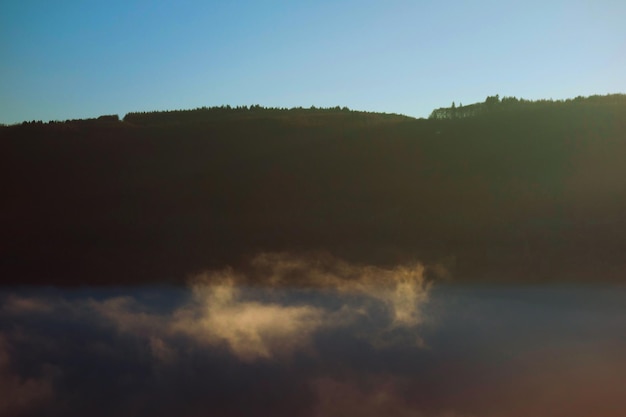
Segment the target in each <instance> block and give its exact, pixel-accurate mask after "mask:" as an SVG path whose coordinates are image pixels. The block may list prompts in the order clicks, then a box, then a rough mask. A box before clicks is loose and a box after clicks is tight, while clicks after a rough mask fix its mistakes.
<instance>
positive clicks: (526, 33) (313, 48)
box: [0, 0, 626, 124]
mask: <svg viewBox="0 0 626 417" xmlns="http://www.w3.org/2000/svg"><path fill="white" fill-rule="evenodd" d="M625 18H626V2H624V1H622V0H563V1H561V0H554V1H552V0H550V1H545V0H540V1H537V0H530V1H523V2H522V1H491V0H474V1H452V2H451V1H448V2H441V1H434V0H433V1H431V0H425V1H406V0H387V1H384V2H382V1H369V0H345V1H342V0H333V1H326V0H315V1H310V0H306V1H298V2H293V1H286V0H285V1H273V0H271V1H262V2H261V1H250V0H247V1H237V0H235V1H228V2H225V1H224V2H222V1H220V2H216V1H206V0H205V1H200V0H178V1H170V2H167V1H147V0H124V1H121V0H111V1H108V2H86V1H78V0H65V1H63V2H50V1H48V0H20V1H16V0H8V1H4V2H2V3H1V4H0V56H1V57H2V59H0V123H4V124H11V123H18V122H21V121H24V120H43V121H48V120H66V119H74V118H88V117H97V116H99V115H102V114H119V115H120V116H123V115H124V114H126V113H127V112H130V111H150V110H172V109H190V108H196V107H202V106H216V105H217V106H219V105H226V104H229V105H233V106H234V105H252V104H260V105H263V106H271V107H296V106H303V107H309V106H312V105H314V106H317V107H328V106H337V105H339V106H348V107H350V108H351V109H356V110H366V111H378V112H387V113H401V114H406V115H409V116H415V117H428V115H429V114H430V112H431V111H432V110H433V109H434V108H438V107H443V106H449V105H451V103H452V102H453V101H454V102H456V104H457V105H458V104H459V103H464V104H470V103H474V102H479V101H484V99H485V97H487V96H488V95H495V94H499V95H500V96H516V97H522V98H526V99H540V98H553V99H561V98H570V97H576V96H579V95H582V96H587V95H592V94H608V93H623V92H626V75H625V74H626V25H624V19H625Z"/></svg>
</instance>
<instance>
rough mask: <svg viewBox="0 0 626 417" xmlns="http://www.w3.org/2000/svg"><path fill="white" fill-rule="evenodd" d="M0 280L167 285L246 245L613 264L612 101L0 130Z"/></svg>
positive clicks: (501, 102)
mask: <svg viewBox="0 0 626 417" xmlns="http://www.w3.org/2000/svg"><path fill="white" fill-rule="evenodd" d="M0 135H1V137H0V159H1V160H0V166H1V167H2V168H0V169H2V176H1V179H0V182H1V189H2V190H3V196H4V198H3V204H2V206H1V207H0V215H1V216H2V219H3V228H2V232H0V250H1V252H0V253H1V258H0V277H2V282H3V283H5V284H15V283H37V284H42V283H45V284H71V285H73V284H124V283H143V282H181V281H184V279H185V278H186V277H187V276H188V275H189V274H190V273H193V272H197V271H199V270H202V269H206V268H217V267H222V266H224V265H226V264H230V265H232V264H236V263H238V262H241V261H242V260H245V259H246V258H248V257H249V256H252V255H254V254H256V253H258V252H264V251H282V250H289V251H302V252H309V251H327V252H331V253H333V254H335V255H337V256H341V257H343V258H346V259H348V260H351V261H354V262H363V263H368V264H379V265H390V264H394V263H397V262H399V261H407V260H422V261H425V262H433V263H442V264H444V265H446V266H447V267H448V268H449V269H450V270H451V271H452V277H453V279H454V280H458V281H479V280H480V281H482V280H495V281H524V282H527V281H546V280H550V281H552V280H556V281H607V280H611V281H615V280H620V279H623V278H622V277H623V276H624V272H625V271H626V257H624V256H623V254H624V253H625V249H626V220H624V215H623V213H624V212H626V166H625V164H624V163H623V159H624V155H626V96H623V95H612V96H603V97H602V96H594V97H590V98H577V99H574V100H569V101H561V102H554V101H541V102H528V101H524V100H518V99H500V98H499V97H498V96H495V97H489V98H488V99H487V100H486V101H485V103H478V104H475V105H470V106H462V107H461V106H459V107H456V106H455V107H454V108H452V107H451V108H449V109H437V110H435V111H434V112H433V115H432V116H431V118H430V119H428V120H424V119H421V120H415V119H411V118H408V117H404V116H398V115H384V114H374V113H363V112H354V111H350V110H347V109H340V108H333V109H313V108H312V109H290V110H286V109H266V108H262V107H259V106H252V107H244V108H230V107H219V108H203V109H196V110H190V111H174V112H153V113H129V114H128V115H126V116H125V117H124V118H123V120H119V119H118V118H117V116H104V117H102V118H99V119H91V120H76V121H68V122H57V123H49V124H44V123H38V122H31V123H24V124H22V125H16V126H10V127H2V128H0Z"/></svg>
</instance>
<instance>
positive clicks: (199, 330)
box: [91, 253, 431, 361]
mask: <svg viewBox="0 0 626 417" xmlns="http://www.w3.org/2000/svg"><path fill="white" fill-rule="evenodd" d="M243 269H244V271H235V270H233V269H231V268H226V269H223V270H219V271H212V272H204V273H202V274H199V275H197V276H195V277H193V278H192V279H191V280H190V286H191V289H192V297H191V299H190V300H189V301H188V302H187V303H185V304H183V305H181V306H179V307H178V308H176V309H175V310H174V311H172V312H171V314H167V315H159V314H155V313H150V312H148V311H146V309H145V308H144V307H143V306H141V305H140V303H138V302H137V301H136V300H134V299H132V298H131V297H118V298H112V299H108V300H104V301H100V302H95V301H92V302H91V307H92V308H93V309H94V310H95V311H97V312H98V313H99V314H100V315H101V316H102V317H104V318H106V319H108V320H110V321H111V322H112V323H114V324H115V326H116V327H117V328H118V330H119V331H121V332H127V333H132V334H135V335H138V336H142V337H146V338H149V339H150V340H152V342H151V343H153V344H154V343H156V345H155V346H158V348H155V352H157V356H163V355H162V352H164V351H168V349H169V348H168V347H167V344H166V343H165V342H164V341H165V340H167V339H168V338H172V337H176V336H185V337H188V338H190V339H191V340H193V341H194V342H195V343H197V344H199V345H202V346H227V347H228V349H229V350H230V351H231V352H232V353H233V354H234V355H236V356H237V357H238V358H240V359H241V360H244V361H254V360H257V359H271V358H275V357H286V356H289V355H292V354H294V353H295V352H298V351H307V350H310V349H311V345H312V341H313V338H314V335H315V334H316V333H317V332H320V331H323V330H324V329H330V328H337V327H341V326H348V325H351V324H353V323H354V321H355V320H358V319H359V318H362V317H369V316H373V315H374V314H377V315H381V313H382V315H383V316H384V317H385V318H386V320H383V321H382V322H381V321H380V320H378V321H376V325H372V328H371V329H370V336H371V338H372V341H373V342H376V340H375V338H376V337H378V336H380V335H381V334H384V333H385V332H388V331H392V330H396V329H398V328H403V329H405V330H410V331H412V332H415V328H416V327H417V326H418V325H419V324H420V323H421V322H422V321H423V317H422V316H421V310H422V307H423V305H424V304H425V303H426V302H427V300H428V291H429V289H430V286H431V283H430V281H428V280H427V279H426V278H425V268H424V266H422V265H421V264H415V265H410V266H399V267H395V268H391V269H384V268H379V267H372V266H355V265H352V264H349V263H347V262H344V261H341V260H338V259H336V258H333V257H330V256H328V255H326V256H316V257H298V256H293V255H289V254H284V253H278V254H263V255H260V256H258V257H256V258H254V259H253V260H252V261H251V262H250V265H249V266H248V268H243ZM287 289H289V290H297V291H300V292H304V293H306V292H317V293H320V292H321V293H322V294H324V295H326V296H330V297H333V296H335V297H340V298H341V300H342V301H341V303H340V304H339V305H335V306H333V307H332V308H331V307H328V306H323V305H316V304H311V303H310V302H309V301H304V302H299V303H297V302H294V301H292V300H290V297H289V292H288V291H285V290H287ZM414 336H415V337H414V340H415V341H416V342H419V341H420V339H419V338H418V337H417V336H416V335H414ZM155 340H158V341H159V342H154V341H155ZM165 356H168V357H171V356H172V355H165Z"/></svg>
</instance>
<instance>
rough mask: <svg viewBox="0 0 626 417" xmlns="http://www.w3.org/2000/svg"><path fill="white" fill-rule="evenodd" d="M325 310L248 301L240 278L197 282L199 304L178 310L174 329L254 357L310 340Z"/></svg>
mask: <svg viewBox="0 0 626 417" xmlns="http://www.w3.org/2000/svg"><path fill="white" fill-rule="evenodd" d="M324 316H325V312H324V311H323V310H322V309H319V308H316V307H312V306H308V305H305V306H284V305H281V304H277V303H263V302H257V301H243V300H241V299H240V290H239V289H238V288H237V286H236V284H235V282H234V280H232V279H230V280H226V281H223V282H221V283H212V284H196V285H195V286H194V302H193V303H192V304H190V305H188V306H184V307H183V308H181V309H179V310H177V311H176V312H175V313H174V316H173V320H172V323H171V329H172V330H173V331H175V332H181V333H183V334H186V335H188V336H191V337H193V338H194V339H195V340H197V341H198V342H200V343H203V344H209V345H211V344H219V343H221V342H225V343H227V344H228V346H229V348H230V349H231V350H232V352H233V353H234V354H235V355H237V356H238V357H239V358H241V359H243V360H245V361H250V360H254V359H257V358H270V357H273V356H276V355H284V354H289V353H292V352H293V351H295V350H296V349H299V348H305V347H306V346H308V345H309V343H310V337H311V335H312V333H313V332H314V331H316V330H317V329H318V328H319V327H321V326H322V325H323V324H324Z"/></svg>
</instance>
